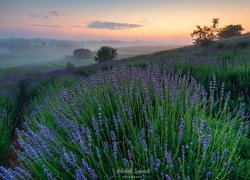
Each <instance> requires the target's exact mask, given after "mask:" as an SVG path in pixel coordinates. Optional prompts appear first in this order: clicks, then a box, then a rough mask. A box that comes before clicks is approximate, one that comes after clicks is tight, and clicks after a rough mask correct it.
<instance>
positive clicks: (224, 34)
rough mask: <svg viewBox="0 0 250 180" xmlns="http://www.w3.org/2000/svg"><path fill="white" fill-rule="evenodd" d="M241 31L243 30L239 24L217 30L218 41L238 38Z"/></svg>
mask: <svg viewBox="0 0 250 180" xmlns="http://www.w3.org/2000/svg"><path fill="white" fill-rule="evenodd" d="M243 30H244V29H243V27H242V26H241V25H240V24H237V25H233V24H230V25H227V26H225V27H224V28H221V29H220V30H219V32H218V37H219V39H225V38H230V37H234V36H240V35H241V32H242V31H243Z"/></svg>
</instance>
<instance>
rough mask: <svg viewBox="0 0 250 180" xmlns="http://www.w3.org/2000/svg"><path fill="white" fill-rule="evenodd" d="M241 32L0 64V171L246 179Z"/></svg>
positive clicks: (249, 84) (248, 144) (247, 82)
mask: <svg viewBox="0 0 250 180" xmlns="http://www.w3.org/2000/svg"><path fill="white" fill-rule="evenodd" d="M249 38H250V36H249V35H248V36H242V37H240V38H232V39H228V40H224V41H218V42H216V43H215V44H213V45H212V46H209V47H206V48H200V47H196V46H187V47H182V48H178V49H173V50H166V51H160V52H157V53H153V54H148V55H139V56H136V57H128V58H125V59H121V60H115V61H111V62H105V63H98V64H92V65H88V66H83V67H76V68H75V69H73V70H72V71H65V70H60V69H62V68H59V70H56V71H51V72H46V73H41V72H39V70H38V69H39V67H38V69H35V68H33V69H32V68H27V67H26V68H25V67H23V68H22V70H21V71H22V72H21V71H19V72H18V73H19V74H18V73H17V71H16V69H15V68H14V69H4V70H3V69H2V70H1V71H0V82H1V84H0V132H2V133H1V134H0V162H1V163H0V178H2V179H79V180H80V179H124V178H128V179H136V178H137V179H167V180H169V179H197V180H198V179H249V177H250V171H249V169H250V168H249V167H250V152H249V149H250V140H249V113H250V41H249ZM125 50H127V49H125ZM125 50H124V51H125ZM147 51H148V50H147ZM65 64H66V63H65ZM19 70H20V69H19ZM16 127H18V128H16ZM13 137H17V142H18V144H19V145H18V147H15V148H16V149H15V151H16V154H17V158H12V159H9V158H8V154H9V151H10V149H11V148H13V146H11V144H12V143H13V141H12V139H13ZM14 161H15V164H18V166H13V165H12V164H13V162H14Z"/></svg>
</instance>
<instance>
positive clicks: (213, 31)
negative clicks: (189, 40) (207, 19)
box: [191, 18, 219, 46]
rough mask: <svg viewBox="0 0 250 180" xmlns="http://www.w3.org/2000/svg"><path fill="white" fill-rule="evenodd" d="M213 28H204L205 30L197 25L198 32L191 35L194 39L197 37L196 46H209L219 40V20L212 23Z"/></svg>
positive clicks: (215, 19)
mask: <svg viewBox="0 0 250 180" xmlns="http://www.w3.org/2000/svg"><path fill="white" fill-rule="evenodd" d="M212 23H213V25H212V26H210V27H209V26H204V27H203V28H202V27H201V26H199V25H197V26H196V27H197V30H194V31H193V33H191V36H192V37H196V38H195V39H193V40H194V44H197V45H199V46H208V45H210V44H211V43H213V42H214V41H216V39H217V31H218V28H217V27H218V24H219V19H218V18H214V19H213V21H212Z"/></svg>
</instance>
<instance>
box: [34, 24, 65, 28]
mask: <svg viewBox="0 0 250 180" xmlns="http://www.w3.org/2000/svg"><path fill="white" fill-rule="evenodd" d="M30 25H31V26H35V27H46V28H63V27H62V26H60V25H57V24H30Z"/></svg>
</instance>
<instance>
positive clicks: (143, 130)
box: [140, 128, 148, 151]
mask: <svg viewBox="0 0 250 180" xmlns="http://www.w3.org/2000/svg"><path fill="white" fill-rule="evenodd" d="M140 141H141V143H142V145H143V148H144V150H145V151H147V149H148V145H147V142H146V140H145V129H144V128H142V130H141V135H140Z"/></svg>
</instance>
